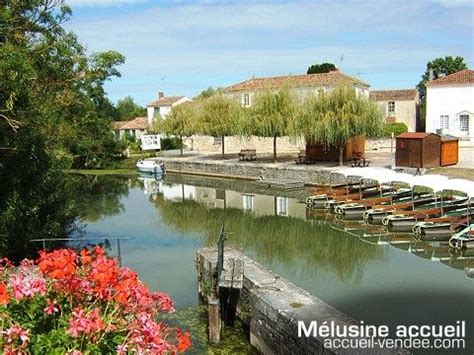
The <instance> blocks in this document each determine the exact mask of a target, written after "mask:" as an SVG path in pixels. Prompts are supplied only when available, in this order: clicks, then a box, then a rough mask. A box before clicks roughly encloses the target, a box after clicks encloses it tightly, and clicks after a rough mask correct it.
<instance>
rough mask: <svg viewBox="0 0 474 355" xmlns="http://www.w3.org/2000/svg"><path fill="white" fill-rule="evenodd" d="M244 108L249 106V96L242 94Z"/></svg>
mask: <svg viewBox="0 0 474 355" xmlns="http://www.w3.org/2000/svg"><path fill="white" fill-rule="evenodd" d="M244 106H246V107H247V106H250V94H244Z"/></svg>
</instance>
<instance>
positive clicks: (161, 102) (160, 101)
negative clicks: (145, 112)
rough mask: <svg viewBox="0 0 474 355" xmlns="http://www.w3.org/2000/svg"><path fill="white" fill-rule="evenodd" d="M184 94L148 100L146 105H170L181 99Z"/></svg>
mask: <svg viewBox="0 0 474 355" xmlns="http://www.w3.org/2000/svg"><path fill="white" fill-rule="evenodd" d="M183 97H184V96H163V97H162V98H159V99H157V100H155V101H152V102H150V103H149V104H148V105H147V107H161V106H171V105H173V104H174V103H176V102H178V101H179V100H181V99H182V98H183Z"/></svg>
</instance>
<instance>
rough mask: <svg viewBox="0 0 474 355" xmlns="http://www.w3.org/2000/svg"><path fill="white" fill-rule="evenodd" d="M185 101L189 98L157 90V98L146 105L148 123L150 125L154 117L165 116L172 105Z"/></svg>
mask: <svg viewBox="0 0 474 355" xmlns="http://www.w3.org/2000/svg"><path fill="white" fill-rule="evenodd" d="M186 101H191V99H190V98H188V97H186V96H165V94H164V93H163V92H159V93H158V98H157V99H156V100H154V101H152V102H150V103H149V104H148V105H147V107H146V110H147V120H148V124H149V125H151V124H152V123H153V121H154V119H155V118H156V117H162V118H166V116H168V114H169V113H170V111H171V108H172V107H173V106H176V105H179V104H182V103H183V102H186Z"/></svg>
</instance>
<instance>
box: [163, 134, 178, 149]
mask: <svg viewBox="0 0 474 355" xmlns="http://www.w3.org/2000/svg"><path fill="white" fill-rule="evenodd" d="M181 146H182V144H181V139H179V137H167V138H163V139H162V140H161V150H175V149H181Z"/></svg>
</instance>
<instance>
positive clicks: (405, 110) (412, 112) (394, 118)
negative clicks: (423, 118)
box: [369, 89, 420, 132]
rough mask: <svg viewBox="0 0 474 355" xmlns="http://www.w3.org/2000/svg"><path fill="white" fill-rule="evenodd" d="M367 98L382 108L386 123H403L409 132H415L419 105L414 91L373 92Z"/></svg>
mask: <svg viewBox="0 0 474 355" xmlns="http://www.w3.org/2000/svg"><path fill="white" fill-rule="evenodd" d="M369 97H370V99H371V100H374V101H376V102H377V104H378V105H379V106H380V107H381V108H382V110H383V112H384V113H385V120H386V122H387V123H395V122H403V123H405V124H406V125H407V127H408V131H409V132H415V131H416V127H417V120H418V112H419V104H420V102H419V95H418V91H417V90H416V89H401V90H374V91H370V95H369Z"/></svg>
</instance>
